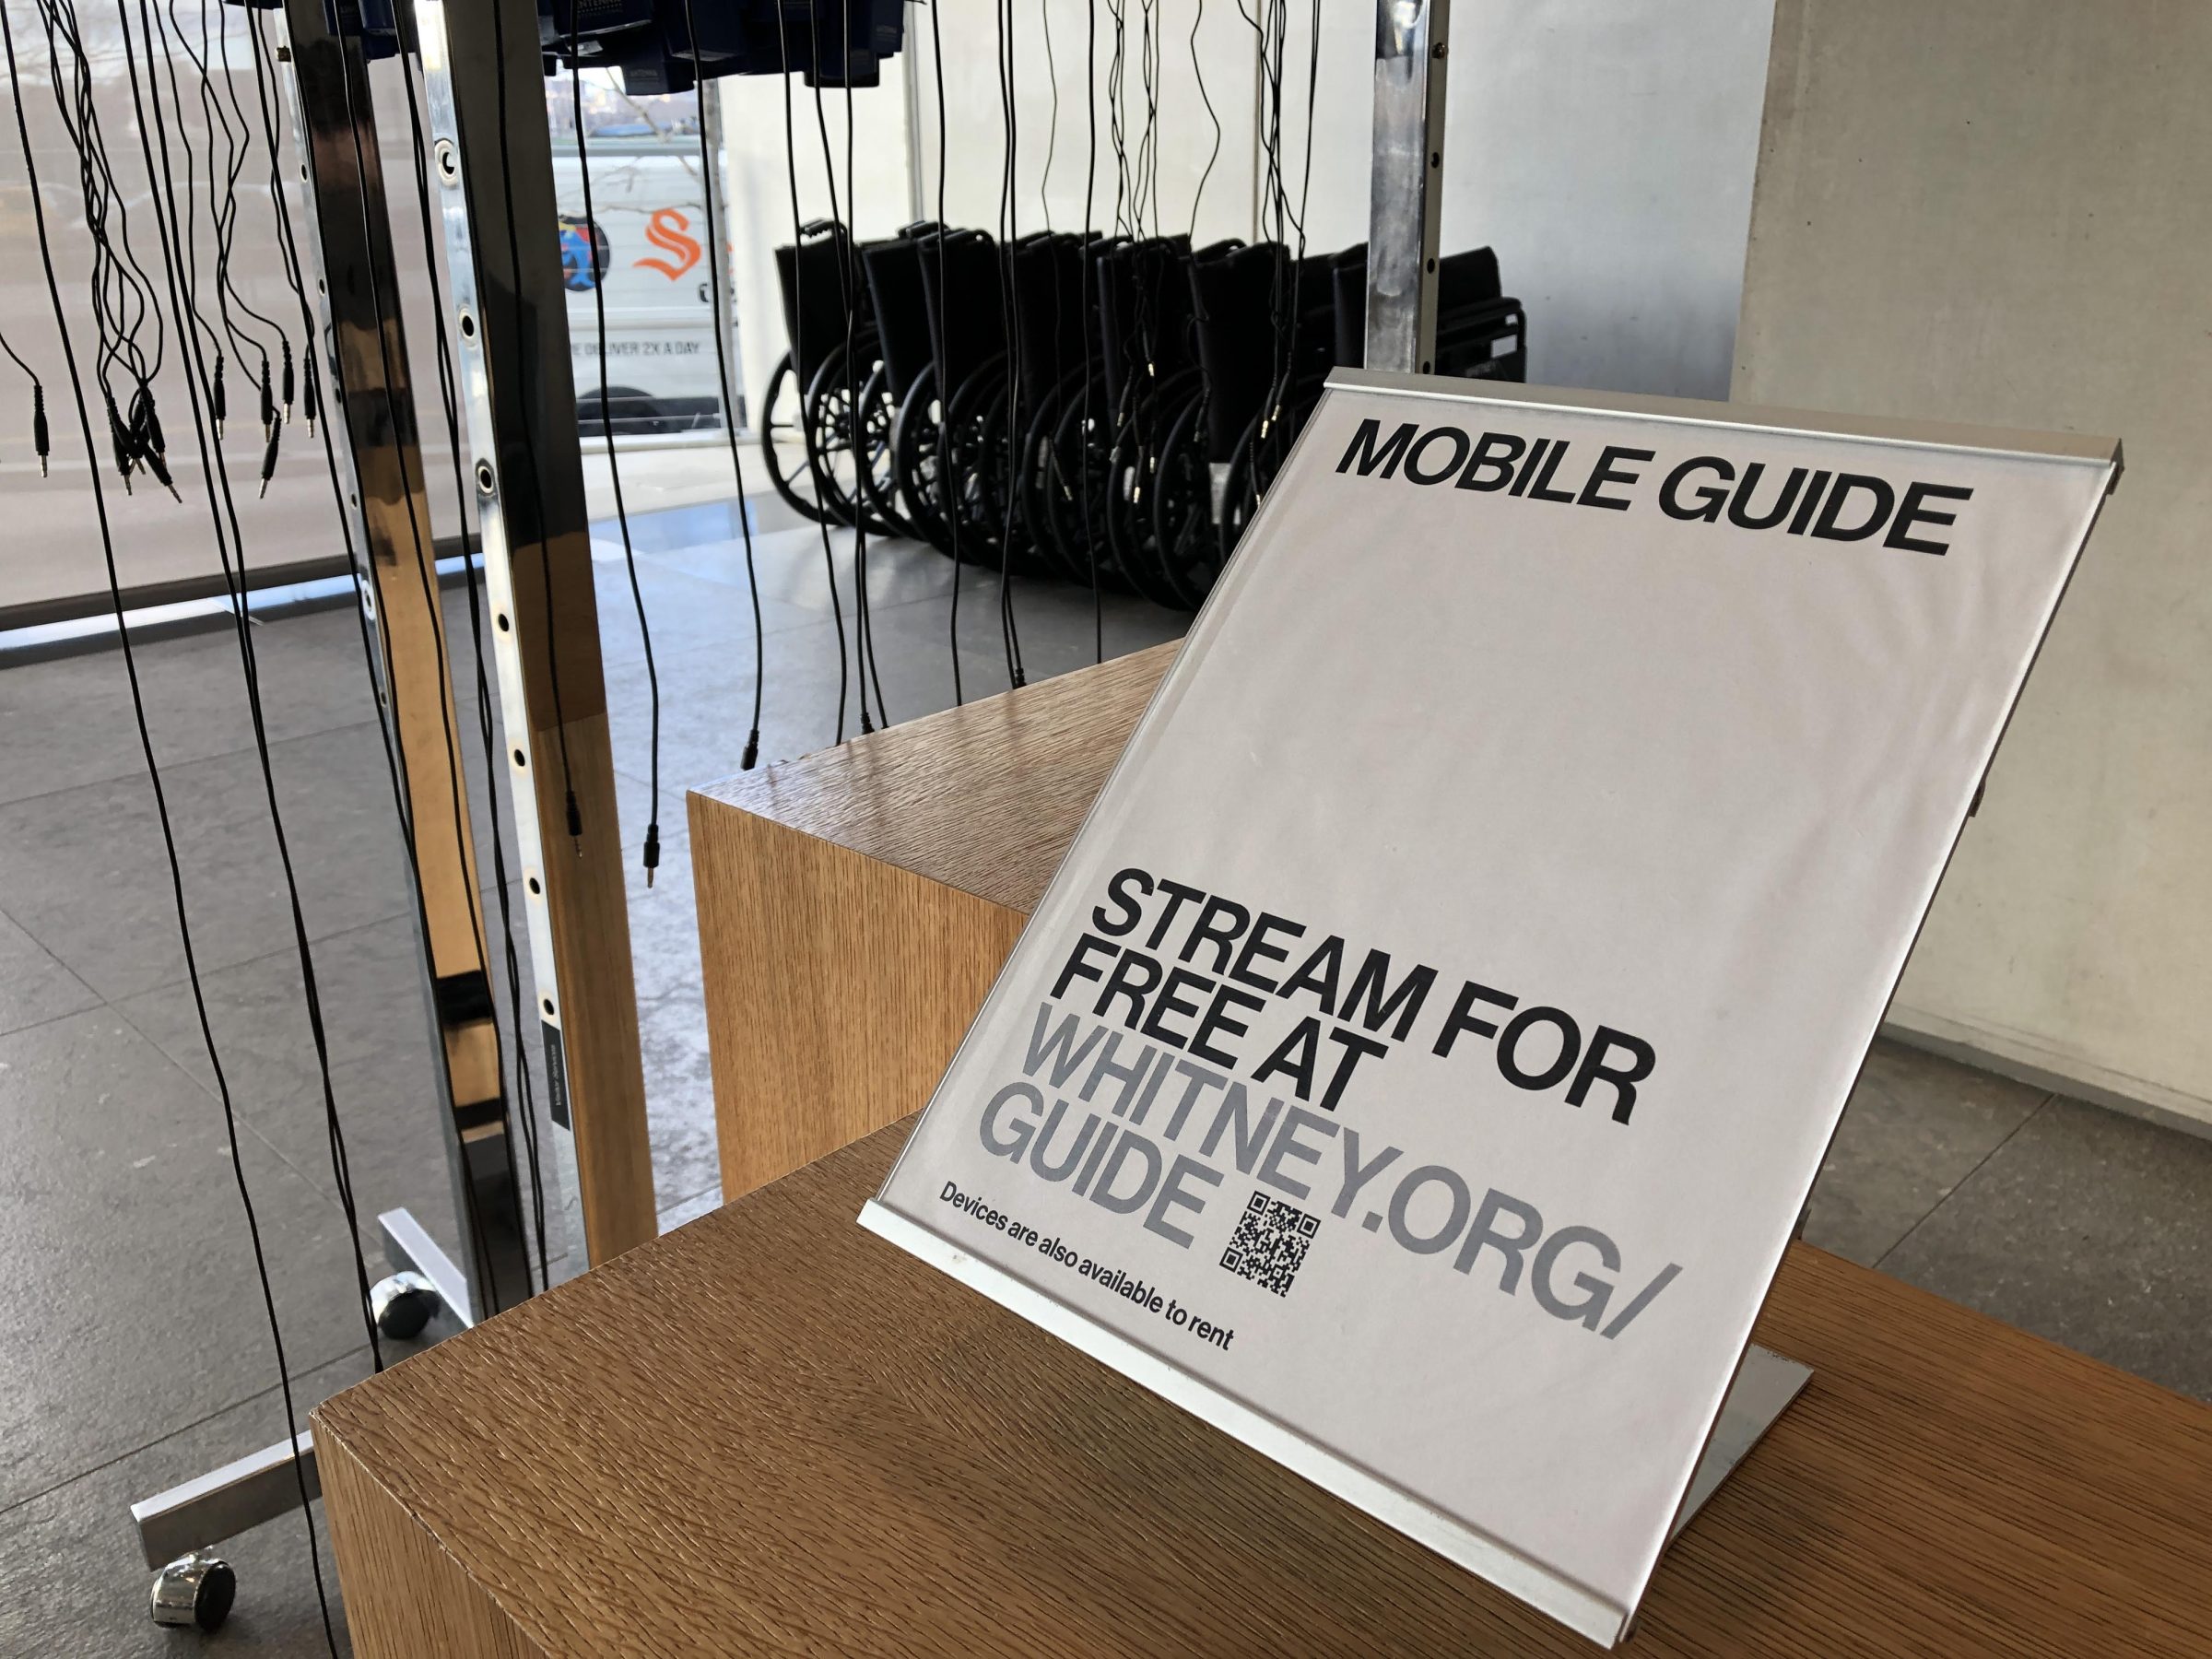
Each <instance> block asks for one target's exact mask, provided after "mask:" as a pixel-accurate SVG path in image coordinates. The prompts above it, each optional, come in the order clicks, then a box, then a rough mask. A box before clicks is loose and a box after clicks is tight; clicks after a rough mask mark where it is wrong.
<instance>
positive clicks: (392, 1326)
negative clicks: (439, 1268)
mask: <svg viewBox="0 0 2212 1659" xmlns="http://www.w3.org/2000/svg"><path fill="white" fill-rule="evenodd" d="M440 1306H441V1302H440V1300H439V1297H438V1288H437V1287H436V1286H435V1285H433V1284H431V1283H430V1281H429V1279H427V1278H425V1277H422V1275H421V1274H419V1273H394V1275H392V1277H389V1278H381V1279H379V1280H377V1281H376V1283H375V1284H373V1285H371V1286H370V1287H369V1312H371V1314H373V1315H374V1316H375V1319H376V1328H377V1329H378V1330H379V1331H381V1332H382V1333H383V1335H386V1336H391V1337H394V1338H396V1339H397V1340H399V1341H402V1342H405V1341H406V1340H407V1339H408V1338H410V1337H414V1336H419V1335H422V1333H423V1329H424V1327H425V1326H427V1325H428V1324H429V1323H430V1320H431V1318H432V1317H433V1316H434V1315H435V1314H436V1313H437V1312H438V1310H439V1308H440Z"/></svg>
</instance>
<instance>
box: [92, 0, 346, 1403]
mask: <svg viewBox="0 0 2212 1659" xmlns="http://www.w3.org/2000/svg"><path fill="white" fill-rule="evenodd" d="M117 16H118V18H119V19H120V21H121V23H122V41H123V55H124V69H125V71H126V73H127V75H128V76H129V80H130V87H131V104H132V108H133V110H134V111H135V113H136V115H137V125H138V146H139V151H140V154H141V155H142V157H143V158H144V159H145V162H146V170H147V182H148V185H149V187H150V188H149V195H150V199H151V202H152V205H153V211H154V225H155V229H156V230H157V232H158V234H159V239H160V242H161V267H162V277H163V279H164V282H165V284H166V286H167V288H168V290H169V296H170V307H171V312H172V315H173V317H174V320H175V323H176V326H177V332H178V335H179V355H180V356H181V357H182V359H183V363H184V367H185V370H186V374H185V380H184V386H185V393H186V395H187V398H188V400H189V403H190V406H191V408H192V416H193V433H194V440H195V441H196V443H197V445H198V448H199V453H200V465H201V467H202V468H203V470H204V471H205V472H206V475H207V477H208V478H209V479H210V480H211V481H212V488H211V489H210V491H209V494H208V500H207V505H208V514H209V519H210V523H211V524H212V526H213V529H214V532H215V541H216V553H217V556H218V560H219V561H220V563H221V565H222V570H223V581H224V585H225V588H226V589H227V590H228V591H229V599H230V604H231V607H232V613H233V617H234V618H235V623H234V628H235V632H236V634H237V638H238V644H239V665H240V669H241V673H242V675H243V677H244V680H245V686H246V707H247V711H248V712H249V713H250V714H251V715H252V717H253V746H254V753H255V757H256V759H257V760H258V762H259V766H260V771H261V780H262V792H263V795H264V797H265V800H266V802H267V804H268V809H269V826H270V830H271V831H272V832H273V834H274V835H275V838H276V841H277V862H278V864H279V865H280V867H281V868H282V870H283V873H284V885H285V896H286V899H287V900H288V905H289V908H290V912H291V921H292V939H293V945H294V948H295V950H296V951H297V953H298V956H299V959H300V989H301V992H302V994H303V997H304V1000H305V1002H306V1005H307V1018H308V1030H309V1032H310V1034H311V1035H312V1038H313V1041H314V1048H315V1065H316V1071H317V1075H318V1077H319V1079H320V1081H321V1084H322V1089H323V1105H324V1122H325V1124H326V1126H327V1128H328V1130H329V1133H330V1136H331V1143H332V1158H331V1165H332V1175H333V1179H334V1180H335V1182H336V1184H337V1188H338V1203H339V1206H340V1208H341V1210H342V1211H343V1212H344V1214H345V1217H346V1223H347V1241H348V1242H349V1243H350V1244H351V1246H352V1249H353V1258H354V1273H355V1278H356V1280H357V1285H358V1289H359V1296H360V1308H361V1322H362V1327H363V1329H364V1331H365V1333H366V1334H367V1335H368V1338H369V1347H370V1351H371V1354H372V1355H373V1356H374V1357H375V1359H376V1361H377V1363H378V1365H379V1367H380V1369H381V1366H382V1343H381V1341H380V1340H379V1337H378V1334H377V1329H376V1320H375V1317H374V1315H373V1314H372V1313H371V1311H370V1307H369V1269H368V1263H367V1260H366V1259H365V1257H364V1256H363V1254H362V1253H361V1244H360V1230H359V1216H358V1214H357V1211H356V1207H355V1205H354V1200H353V1183H352V1177H351V1173H350V1171H349V1169H348V1167H347V1160H346V1157H345V1148H344V1136H343V1133H342V1131H341V1130H340V1128H339V1125H338V1112H337V1099H336V1093H335V1089H334V1088H333V1086H332V1082H331V1075H330V1041H329V1037H328V1034H327V1032H326V1031H325V1030H324V1022H323V1004H322V994H321V989H320V986H319V984H318V982H317V979H316V974H315V966H314V953H313V951H312V948H311V947H310V945H309V942H308V935H307V916H306V912H305V911H304V909H303V908H302V906H301V903H300V883H299V878H298V876H297V873H296V872H295V870H294V867H293V864H292V853H291V838H290V836H289V834H288V831H287V830H286V829H285V826H284V814H283V809H282V807H281V806H279V805H278V802H277V774H276V768H275V765H274V763H273V761H272V760H271V759H270V755H269V743H268V728H267V723H266V721H265V718H264V713H263V707H262V698H261V676H260V667H259V665H258V663H257V662H256V660H255V655H254V649H253V618H252V616H251V613H250V612H249V611H248V610H247V607H246V590H247V572H246V559H245V538H244V536H243V535H242V534H241V531H240V528H239V523H238V511H237V506H236V503H235V502H234V501H233V500H232V498H231V493H230V480H229V468H228V466H227V465H225V462H224V457H223V453H222V450H221V447H220V445H216V446H214V449H213V453H212V454H211V453H210V446H209V444H208V441H207V429H206V417H205V412H204V410H203V407H202V404H201V387H202V385H203V384H204V383H205V382H206V359H205V357H204V356H203V355H202V353H201V348H200V336H199V333H198V332H197V331H196V330H194V328H193V327H192V326H191V325H190V324H189V322H188V318H189V316H190V314H191V310H192V308H193V307H194V303H195V297H194V294H193V293H192V291H191V289H190V288H188V287H186V286H184V284H185V282H186V280H187V276H186V266H185V261H184V258H183V253H182V246H181V243H180V240H179V239H180V237H181V236H182V235H184V234H187V233H188V232H189V229H190V228H189V226H188V225H185V224H184V223H183V222H182V220H181V219H180V217H179V215H178V211H177V201H176V183H175V178H174V175H173V173H172V172H171V159H170V147H169V124H168V122H167V120H166V119H165V118H164V116H163V114H162V110H161V94H160V87H159V83H158V82H156V81H155V80H154V77H153V73H152V69H151V65H148V68H147V77H146V78H147V88H148V89H149V90H150V92H151V97H150V99H148V98H145V97H143V96H142V93H141V88H140V86H139V81H138V61H137V53H136V49H135V42H134V40H133V37H132V33H131V26H130V14H129V10H128V8H127V7H126V6H118V7H117ZM138 16H139V24H140V27H141V29H144V30H145V32H146V35H147V48H148V50H149V51H150V50H151V48H152V45H153V41H154V29H153V26H152V22H151V8H150V6H149V3H148V0H138ZM149 105H150V108H151V110H152V114H153V119H152V123H151V125H150V127H149V125H148V123H147V109H148V107H149ZM157 145H158V146H159V151H160V159H159V164H158V165H157V162H156V160H155V147H156V146H157ZM226 533H227V539H226Z"/></svg>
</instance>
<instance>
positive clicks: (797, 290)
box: [763, 0, 853, 743]
mask: <svg viewBox="0 0 2212 1659" xmlns="http://www.w3.org/2000/svg"><path fill="white" fill-rule="evenodd" d="M807 5H808V7H809V12H808V16H809V19H810V20H811V17H812V10H811V8H812V6H813V0H807ZM776 49H777V56H778V61H779V62H781V63H782V65H784V68H783V174H784V179H785V182H787V183H788V185H789V186H790V190H791V383H792V386H793V388H794V390H795V391H796V392H797V394H798V402H799V431H800V433H801V435H802V437H803V438H804V439H805V440H806V466H807V471H808V473H809V474H810V475H811V476H812V477H813V479H814V494H815V505H816V507H817V508H818V512H817V514H816V518H815V523H816V524H817V525H818V527H819V528H820V530H821V533H822V570H823V572H824V574H826V575H827V576H828V577H829V578H830V620H831V621H833V622H834V623H836V625H837V736H836V739H835V741H837V742H839V743H842V742H843V741H844V740H845V700H846V698H847V697H849V696H850V695H851V693H852V686H851V683H850V681H851V676H852V672H853V665H852V664H850V663H848V662H847V661H846V660H845V607H844V605H843V602H842V601H841V600H840V599H839V597H838V594H837V556H836V555H835V554H834V553H832V552H831V551H830V519H829V509H828V507H827V506H826V505H825V504H824V503H825V502H826V501H827V500H828V496H829V490H828V488H826V486H825V483H824V478H823V475H822V471H821V468H820V466H819V464H818V462H817V461H816V460H815V450H816V448H817V447H818V446H817V445H816V443H815V441H814V436H813V433H812V431H811V429H809V428H808V427H807V424H806V394H807V391H808V390H809V388H808V386H807V384H806V376H805V374H804V373H803V371H802V370H801V366H800V365H801V359H802V358H803V357H804V355H805V354H804V352H803V350H802V348H801V347H802V343H803V342H804V341H805V340H806V258H805V255H806V224H805V222H804V219H803V218H802V216H801V213H800V211H799V146H798V138H797V136H796V133H797V129H796V127H795V126H794V124H793V121H792V116H791V77H792V74H793V70H792V68H791V38H790V33H789V30H788V29H786V28H785V26H784V20H783V7H782V6H777V7H776ZM833 188H834V186H833ZM831 222H832V224H834V223H835V219H834V216H833V217H832V221H831ZM830 234H831V235H835V234H837V232H836V231H835V230H834V229H833V230H832V231H831V232H830ZM763 418H765V417H763Z"/></svg>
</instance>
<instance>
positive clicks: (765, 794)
mask: <svg viewBox="0 0 2212 1659" xmlns="http://www.w3.org/2000/svg"><path fill="white" fill-rule="evenodd" d="M1175 650H1176V648H1175V647H1174V646H1173V645H1161V646H1157V647H1155V648H1153V649H1152V650H1149V651H1145V652H1140V653H1136V654H1135V655H1134V656H1127V657H1122V658H1118V659H1116V660H1115V661H1113V662H1110V663H1106V664H1102V665H1099V666H1097V667H1092V668H1087V669H1083V670H1081V671H1079V672H1077V673H1075V674H1070V675H1065V676H1062V677H1059V678H1056V679H1052V680H1046V681H1042V682H1041V683H1039V684H1037V685H1034V686H1030V687H1025V688H1023V689H1021V690H1019V691H1015V692H1008V693H1006V694H1005V695H1003V696H999V697H993V698H988V699H984V700H980V701H977V702H972V703H970V704H968V705H967V706H966V707H965V708H960V709H953V710H948V711H947V712H944V713H942V714H935V715H932V716H930V717H928V718H927V719H924V720H917V721H912V722H910V723H909V724H905V725H901V726H899V727H897V728H895V729H893V730H890V731H886V732H878V733H877V734H875V735H872V736H867V737H862V738H860V739H858V740H856V741H854V742H852V743H848V744H843V745H841V746H840V747H836V748H832V749H825V750H823V751H822V752H820V753H819V754H816V755H810V756H808V757H806V759H802V760H794V761H791V762H789V763H787V764H785V765H782V766H771V767H768V768H765V769H764V770H762V771H759V772H752V773H747V775H745V776H743V777H740V778H736V779H733V780H731V781H730V782H726V783H718V784H715V785H712V787H710V788H707V789H703V790H695V791H693V792H692V794H691V796H690V802H689V806H690V818H691V867H692V886H693V890H694V892H695V893H696V894H697V898H698V904H699V936H700V957H701V973H702V989H703V992H704V995H705V999H706V1007H707V1043H708V1051H709V1053H710V1054H711V1056H712V1065H713V1075H714V1117H715V1128H716V1133H717V1135H718V1137H719V1141H720V1147H721V1159H722V1191H723V1195H724V1198H735V1197H736V1196H738V1195H739V1194H744V1193H749V1192H751V1191H752V1190H753V1189H754V1188H755V1187H758V1186H759V1185H761V1184H762V1183H764V1182H770V1181H773V1180H775V1179H776V1178H777V1177H779V1176H781V1175H784V1174H787V1173H789V1172H790V1171H793V1170H795V1169H798V1168H799V1167H800V1166H801V1165H803V1164H806V1163H808V1162H811V1161H812V1160H813V1159H817V1158H819V1157H821V1156H822V1155H823V1154H825V1153H828V1152H833V1151H835V1150H836V1149H837V1148H838V1147H845V1146H850V1145H851V1144H852V1143H853V1141H855V1140H857V1139H858V1138H859V1137H860V1136H862V1135H867V1134H870V1133H872V1132H873V1131H875V1130H877V1129H880V1128H882V1127H883V1126H884V1125H885V1124H888V1123H891V1122H894V1121H895V1120H897V1119H898V1118H900V1117H903V1116H904V1115H905V1114H906V1113H908V1112H912V1111H913V1110H914V1107H915V1105H916V1104H917V1103H918V1102H920V1101H922V1100H926V1099H927V1098H928V1096H929V1091H930V1090H931V1089H932V1088H935V1085H936V1081H937V1079H938V1078H939V1077H942V1076H943V1075H944V1072H945V1067H946V1066H947V1065H948V1064H949V1063H950V1062H951V1059H952V1053H953V1050H954V1049H956V1048H958V1047H959V1041H960V1038H961V1036H962V1035H963V1034H965V1032H966V1031H967V1030H968V1025H969V1022H970V1021H971V1020H972V1019H973V1018H975V1011H976V1009H977V1008H979V1007H981V1006H982V1001H983V996H984V994H985V993H986V992H988V991H989V990H990V989H991V982H992V981H993V980H994V979H995V978H996V977H997V974H998V970H999V968H1000V966H1001V965H1002V964H1003V963H1004V962H1005V961H1006V955H1007V953H1008V952H1009V951H1011V950H1012V949H1013V947H1014V941H1015V939H1016V938H1017V937H1018V935H1019V934H1020V932H1021V926H1022V923H1023V922H1024V921H1025V920H1026V919H1027V917H1028V915H1029V913H1030V910H1031V909H1032V908H1034V906H1035V905H1036V902H1037V900H1038V898H1039V896H1040V895H1041V894H1042V893H1043V891H1044V886H1045V883H1046V882H1048V881H1049V880H1051V879H1052V875H1053V871H1054V870H1055V869H1057V868H1058V867H1059V865H1060V859H1061V856H1062V854H1063V853H1065V852H1066V851H1067V844H1068V842H1069V841H1072V840H1073V839H1074V838H1075V833H1076V830H1077V828H1078V827H1079V826H1080V825H1081V823H1082V821H1083V815H1084V814H1085V813H1087V812H1088V811H1089V810H1090V804H1091V802H1092V801H1093V800H1094V799H1096V798H1097V796H1098V793H1099V789H1100V785H1102V784H1103V783H1104V782H1105V781H1106V774H1107V772H1108V771H1111V770H1112V765H1113V762H1114V761H1115V759H1118V758H1119V757H1120V755H1121V752H1122V747H1123V746H1124V744H1125V743H1126V742H1127V741H1128V737H1129V732H1130V729H1131V728H1132V727H1133V726H1135V724H1136V719H1137V716H1138V715H1139V714H1140V713H1141V712H1143V710H1144V706H1145V703H1146V701H1147V699H1149V698H1150V696H1151V695H1152V688H1154V687H1155V686H1156V685H1158V684H1159V677H1160V676H1161V675H1163V674H1165V673H1166V672H1167V668H1168V665H1169V664H1170V663H1171V662H1172V661H1173V660H1174V655H1175Z"/></svg>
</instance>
